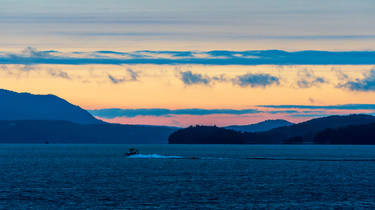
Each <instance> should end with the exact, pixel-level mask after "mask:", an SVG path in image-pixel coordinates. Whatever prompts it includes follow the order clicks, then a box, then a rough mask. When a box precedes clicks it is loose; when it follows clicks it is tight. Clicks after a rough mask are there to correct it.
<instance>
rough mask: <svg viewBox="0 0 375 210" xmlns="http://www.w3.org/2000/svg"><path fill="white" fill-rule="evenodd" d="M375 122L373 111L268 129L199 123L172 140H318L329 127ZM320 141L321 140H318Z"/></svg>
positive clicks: (246, 142)
mask: <svg viewBox="0 0 375 210" xmlns="http://www.w3.org/2000/svg"><path fill="white" fill-rule="evenodd" d="M369 123H375V117H374V116H371V115H364V114H355V115H346V116H329V117H322V118H317V119H312V120H309V121H306V122H302V123H298V124H294V125H290V126H284V127H279V128H274V129H271V130H269V131H265V132H243V133H242V132H240V131H233V130H228V129H225V128H221V129H218V128H216V127H212V126H196V127H189V128H185V129H181V130H178V131H176V132H174V133H172V134H171V136H170V137H169V139H168V142H169V143H171V144H178V143H182V144H195V143H202V144H208V143H209V144H221V143H223V142H224V143H228V142H234V143H245V144H285V143H288V144H290V143H298V144H301V143H310V144H312V143H314V136H317V135H318V134H319V133H320V132H322V131H324V130H325V129H328V128H331V129H334V128H339V127H344V126H349V125H352V126H353V125H365V124H369ZM315 143H317V141H316V142H315Z"/></svg>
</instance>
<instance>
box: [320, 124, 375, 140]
mask: <svg viewBox="0 0 375 210" xmlns="http://www.w3.org/2000/svg"><path fill="white" fill-rule="evenodd" d="M314 142H315V143H316V144H369V145H370V144H375V123H371V124H366V125H351V126H346V127H340V128H335V129H332V128H330V129H326V130H324V131H322V132H320V133H318V134H317V135H315V137H314Z"/></svg>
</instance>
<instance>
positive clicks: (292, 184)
mask: <svg viewBox="0 0 375 210" xmlns="http://www.w3.org/2000/svg"><path fill="white" fill-rule="evenodd" d="M130 147H136V148H138V149H139V150H140V151H141V153H143V154H144V155H142V156H139V157H137V158H125V157H124V156H123V153H124V152H126V151H127V149H128V148H130ZM151 154H154V155H151ZM168 156H172V157H168ZM0 170H1V175H0V209H27V208H34V209H62V208H65V209H108V208H115V209H139V208H141V209H147V208H150V209H154V208H161V209H171V208H183V209H192V208H219V209H229V208H238V209H244V208H271V209H274V208H276V209H285V208H298V209H301V208H302V209H303V208H317V209H321V208H326V209H327V208H328V209H332V208H375V147H374V146H312V145H310V146H308V145H296V146H293V145H248V146H244V145H136V146H132V145H0Z"/></svg>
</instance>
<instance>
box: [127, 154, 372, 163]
mask: <svg viewBox="0 0 375 210" xmlns="http://www.w3.org/2000/svg"><path fill="white" fill-rule="evenodd" d="M127 158H131V159H189V160H226V159H237V160H259V161H263V160H268V161H335V162H336V161H338V162H348V161H349V162H375V159H324V158H323V159H318V158H317V159H315V158H311V159H310V158H281V157H277V158H272V157H245V158H223V157H184V156H171V155H159V154H135V155H131V156H128V157H127Z"/></svg>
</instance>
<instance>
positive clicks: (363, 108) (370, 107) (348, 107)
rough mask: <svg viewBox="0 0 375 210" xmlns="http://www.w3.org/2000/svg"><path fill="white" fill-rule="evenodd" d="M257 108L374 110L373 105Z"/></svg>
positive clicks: (272, 106)
mask: <svg viewBox="0 0 375 210" xmlns="http://www.w3.org/2000/svg"><path fill="white" fill-rule="evenodd" d="M257 107H264V108H275V109H339V110H375V104H341V105H328V106H318V105H317V106H315V105H258V106H257Z"/></svg>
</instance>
